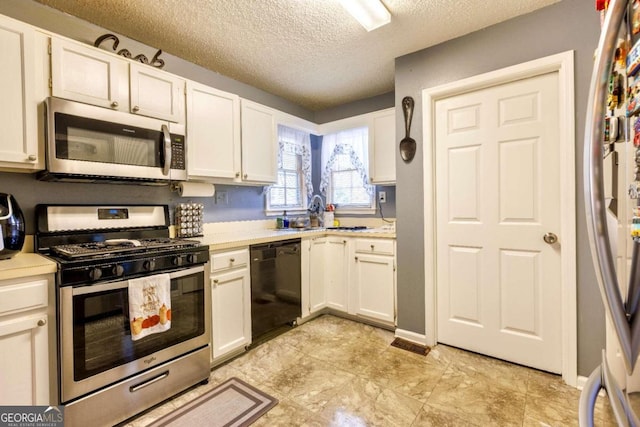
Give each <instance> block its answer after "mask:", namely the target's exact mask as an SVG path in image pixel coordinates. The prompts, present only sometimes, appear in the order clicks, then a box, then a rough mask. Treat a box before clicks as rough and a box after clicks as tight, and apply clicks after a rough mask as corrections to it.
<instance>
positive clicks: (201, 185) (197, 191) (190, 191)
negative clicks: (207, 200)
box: [178, 182, 216, 197]
mask: <svg viewBox="0 0 640 427" xmlns="http://www.w3.org/2000/svg"><path fill="white" fill-rule="evenodd" d="M215 192H216V187H215V186H214V185H213V184H209V183H206V182H181V183H180V184H178V194H180V197H211V196H213V195H214V194H215Z"/></svg>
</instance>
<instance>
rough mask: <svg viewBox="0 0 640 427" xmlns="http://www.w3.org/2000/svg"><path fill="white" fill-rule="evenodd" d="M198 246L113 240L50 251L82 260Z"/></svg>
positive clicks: (181, 241)
mask: <svg viewBox="0 0 640 427" xmlns="http://www.w3.org/2000/svg"><path fill="white" fill-rule="evenodd" d="M198 245H200V242H198V241H196V240H184V239H170V238H150V239H113V240H105V241H102V242H87V243H78V244H69V245H58V246H54V247H52V248H51V251H52V252H53V253H54V254H56V255H59V256H61V257H64V258H68V259H72V258H82V257H91V256H96V255H108V254H114V255H115V254H119V253H125V252H126V253H130V252H145V251H147V250H149V249H178V248H186V247H193V246H198Z"/></svg>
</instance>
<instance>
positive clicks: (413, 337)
mask: <svg viewBox="0 0 640 427" xmlns="http://www.w3.org/2000/svg"><path fill="white" fill-rule="evenodd" d="M396 337H397V338H402V339H403V340H406V341H411V342H413V343H416V344H420V345H424V346H426V345H427V336H426V335H424V334H418V333H416V332H411V331H407V330H404V329H396Z"/></svg>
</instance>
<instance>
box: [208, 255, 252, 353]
mask: <svg viewBox="0 0 640 427" xmlns="http://www.w3.org/2000/svg"><path fill="white" fill-rule="evenodd" d="M211 290H212V292H211V299H212V304H211V333H212V337H211V341H212V363H215V362H217V361H218V360H224V358H225V356H231V355H233V354H235V353H238V352H240V351H242V350H244V349H245V348H246V347H247V346H248V345H249V344H251V275H250V272H249V249H247V248H245V249H239V250H233V251H225V252H214V253H213V254H212V255H211Z"/></svg>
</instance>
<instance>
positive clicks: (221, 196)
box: [216, 191, 229, 205]
mask: <svg viewBox="0 0 640 427" xmlns="http://www.w3.org/2000/svg"><path fill="white" fill-rule="evenodd" d="M228 203H229V197H228V196H227V192H226V191H218V192H216V205H226V204H228Z"/></svg>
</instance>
